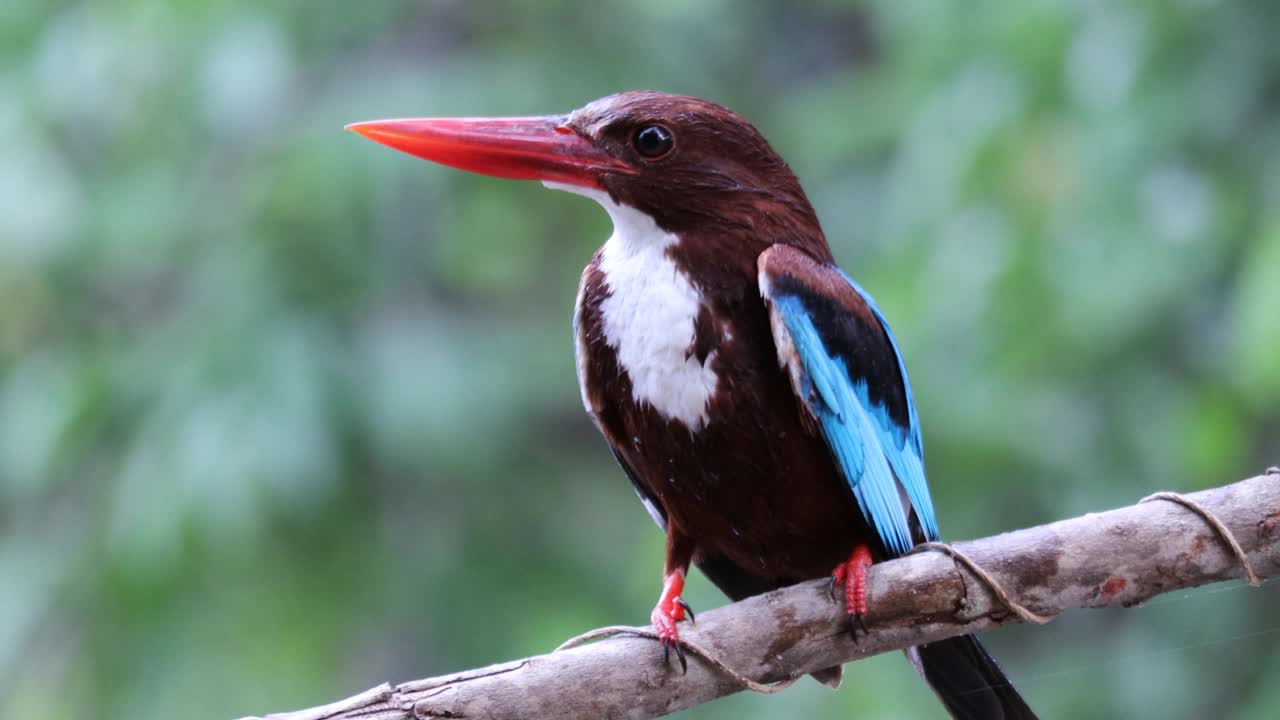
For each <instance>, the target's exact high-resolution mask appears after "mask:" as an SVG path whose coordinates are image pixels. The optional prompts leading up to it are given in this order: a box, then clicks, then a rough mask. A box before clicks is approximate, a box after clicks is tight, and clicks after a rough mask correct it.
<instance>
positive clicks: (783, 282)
mask: <svg viewBox="0 0 1280 720" xmlns="http://www.w3.org/2000/svg"><path fill="white" fill-rule="evenodd" d="M757 266H758V269H759V271H760V294H761V295H762V296H763V297H764V300H765V303H766V304H767V305H768V307H769V317H770V324H771V325H772V328H773V339H774V344H775V345H776V346H777V350H778V361H779V363H780V364H781V365H782V367H783V369H785V370H786V371H787V373H788V374H789V375H790V377H791V384H792V387H793V388H794V390H795V393H796V396H797V397H798V399H799V400H800V404H801V406H802V408H803V410H802V412H805V413H808V414H809V415H810V416H811V417H812V418H813V419H814V420H815V421H816V425H817V426H818V429H819V430H820V431H821V433H822V436H823V438H824V439H825V440H826V441H827V445H828V446H829V447H830V448H831V452H832V454H833V456H834V457H835V460H836V463H837V465H839V467H840V470H841V471H842V472H843V473H844V476H845V479H846V480H848V482H849V486H850V487H851V488H852V489H853V496H854V498H855V499H856V500H857V502H858V506H859V507H860V509H861V510H862V514H863V516H864V517H865V518H866V519H867V522H868V523H869V524H870V525H871V526H872V527H873V528H875V529H876V532H877V533H878V534H879V536H880V539H881V541H882V543H883V546H884V548H885V550H887V551H888V552H889V553H890V554H891V555H899V554H902V553H905V552H906V551H907V550H908V549H909V548H910V547H911V546H912V545H913V544H915V542H914V539H913V534H914V533H913V532H912V531H913V528H912V515H913V514H914V516H915V520H916V522H918V523H919V531H920V533H921V534H923V536H924V538H925V539H930V540H933V539H937V537H938V525H937V520H936V518H935V516H934V513H933V501H932V500H931V499H930V498H929V486H928V485H927V484H926V482H925V477H924V461H923V451H922V449H921V445H920V423H919V421H918V419H917V418H916V410H915V405H914V404H913V403H912V401H911V386H910V384H909V383H908V382H907V371H906V367H905V366H904V365H903V364H902V358H901V357H900V356H899V354H898V346H897V344H896V343H895V342H894V339H893V334H892V333H891V332H890V331H889V325H888V323H886V322H885V320H884V317H883V316H882V315H881V314H880V310H879V309H878V308H876V306H875V303H874V302H873V301H872V300H871V297H870V296H869V295H867V293H866V292H864V291H863V290H862V288H860V287H858V285H857V283H855V282H853V281H852V280H851V279H849V277H848V276H847V275H845V274H844V273H843V272H841V271H840V269H839V268H837V267H835V266H834V265H829V264H822V263H819V262H817V261H816V260H814V259H812V258H810V257H809V256H808V255H806V254H805V253H803V252H801V251H799V250H796V249H794V248H791V247H787V246H783V245H774V246H773V247H771V248H769V249H768V250H766V251H765V252H764V253H762V254H761V255H760V258H759V260H758V263H757Z"/></svg>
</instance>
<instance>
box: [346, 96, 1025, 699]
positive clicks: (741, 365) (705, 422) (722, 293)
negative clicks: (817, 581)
mask: <svg viewBox="0 0 1280 720" xmlns="http://www.w3.org/2000/svg"><path fill="white" fill-rule="evenodd" d="M347 129H349V130H352V131H355V132H356V133H359V134H360V135H362V136H364V137H366V138H368V139H370V140H374V141H376V142H379V143H381V144H383V145H386V146H389V147H392V148H395V149H397V150H400V151H402V152H406V153H409V154H411V155H415V156H417V157H420V158H423V159H426V160H429V161H433V162H435V163H439V164H443V165H446V166H450V167H454V168H458V169H461V170H466V171H471V172H476V173H481V174H485V175H489V176H494V177H500V178H509V179H522V180H538V181H541V182H542V183H543V184H544V185H545V186H547V187H549V188H552V189H557V190H565V191H568V192H570V193H575V194H578V195H583V196H586V197H588V198H590V199H592V200H594V201H596V202H597V203H599V204H600V205H601V206H602V207H603V208H604V210H605V211H606V212H607V213H608V215H609V217H610V219H611V220H612V223H613V232H612V234H611V235H610V236H609V238H608V240H607V241H606V242H605V243H604V244H603V246H601V247H600V249H599V250H598V251H597V252H596V253H595V254H594V256H593V257H592V258H591V261H590V262H589V263H588V264H587V266H586V268H585V269H584V270H583V273H582V277H581V282H580V285H579V289H578V295H577V300H576V302H575V307H574V312H573V336H574V358H575V366H576V369H577V376H578V381H579V387H580V390H581V395H582V403H583V406H584V407H585V409H586V411H587V414H588V415H589V416H590V418H591V420H592V422H593V423H594V424H595V426H596V428H597V429H598V430H599V432H600V433H601V434H602V435H603V436H604V438H605V440H606V441H607V443H608V445H609V448H610V449H611V450H612V452H613V455H614V457H615V458H616V459H617V462H618V464H619V465H620V466H621V468H622V470H623V474H625V476H626V477H627V479H628V480H629V481H630V483H631V486H632V488H633V489H634V491H635V493H636V495H637V496H639V499H640V501H641V502H642V503H643V505H644V507H645V508H646V510H647V511H648V513H649V514H650V515H651V516H652V518H653V520H654V522H655V523H656V524H657V525H658V526H659V527H660V528H661V529H662V530H663V531H664V533H665V535H666V556H665V562H664V568H663V575H662V586H661V591H660V593H659V598H658V602H657V604H656V605H655V607H654V609H653V612H652V614H651V616H650V620H651V622H652V623H653V626H654V629H655V631H656V634H657V635H658V637H659V639H660V641H661V642H662V647H663V650H664V655H666V656H667V658H668V662H669V653H670V651H671V650H672V649H674V650H675V652H676V655H677V657H678V659H679V660H680V662H681V664H682V666H683V665H685V663H686V662H687V661H686V660H685V656H684V652H683V650H682V646H681V643H680V634H679V623H680V622H681V621H684V620H686V619H688V620H693V612H692V609H691V608H689V606H688V604H687V603H686V602H685V601H684V599H683V597H682V595H683V593H684V586H685V580H686V577H687V575H688V572H689V567H690V565H694V566H696V567H698V568H699V569H700V570H701V571H702V573H703V575H704V576H706V577H707V578H708V579H710V580H711V582H712V583H714V584H715V585H716V586H717V587H719V588H720V590H721V591H723V592H724V593H725V594H726V595H727V596H728V597H729V598H730V599H732V600H738V599H741V598H745V597H748V596H751V595H756V594H759V593H762V592H766V591H769V590H773V589H776V588H780V587H784V586H787V585H791V584H794V583H797V582H800V581H803V580H808V579H813V578H822V577H829V578H830V582H831V587H832V590H833V597H835V593H834V589H835V588H836V587H837V586H839V587H840V588H841V589H842V595H843V597H842V598H837V601H840V602H842V604H843V610H844V613H845V615H846V616H847V618H848V621H849V628H850V631H851V632H853V633H855V638H856V637H857V635H856V633H857V632H858V631H859V629H864V630H865V627H866V624H865V622H866V621H865V618H866V615H867V603H868V598H867V583H866V575H867V569H868V567H869V566H870V565H871V564H872V563H873V562H879V561H883V560H887V559H891V558H895V557H899V556H901V555H903V554H905V553H907V552H909V551H910V550H911V548H912V547H914V546H915V545H917V544H919V543H923V542H929V541H936V540H938V539H939V532H938V524H937V518H936V515H935V513H934V507H933V502H932V500H931V498H930V495H929V487H928V484H927V482H926V478H925V470H924V450H923V446H922V443H921V433H920V420H919V417H918V414H917V411H916V407H915V404H914V402H913V400H912V394H911V385H910V382H909V380H908V377H907V369H906V365H905V364H904V362H903V358H902V352H901V350H900V348H899V346H898V344H897V342H896V341H895V339H894V335H893V333H892V331H891V330H890V328H889V324H888V322H887V321H886V320H885V315H884V314H883V313H882V312H881V310H880V309H879V307H878V306H877V305H876V303H875V301H874V300H873V299H872V297H871V295H870V294H868V293H867V291H865V290H864V289H863V288H862V287H861V286H859V285H858V284H857V283H856V282H855V281H854V280H853V279H851V278H850V277H849V276H848V275H846V274H845V273H844V272H843V271H842V270H841V269H840V268H839V267H837V265H836V262H835V258H834V256H833V254H832V251H831V248H830V246H829V245H828V242H827V239H826V236H825V234H824V233H823V230H822V227H821V225H820V224H819V221H818V217H817V215H816V213H815V211H814V209H813V207H812V205H811V204H810V202H809V200H808V198H807V196H806V195H805V192H804V190H803V189H802V187H801V185H800V182H799V180H798V179H797V178H796V176H795V174H794V173H793V172H792V170H791V168H790V167H789V166H788V164H787V163H786V162H785V161H784V160H783V159H782V158H781V156H779V155H778V153H777V152H776V151H775V150H774V149H773V148H772V146H770V144H769V143H768V142H767V141H766V140H765V138H764V137H763V136H762V135H761V133H760V132H759V131H758V130H757V129H756V128H755V127H754V126H752V125H751V123H749V122H748V121H747V120H745V119H744V118H742V117H741V116H739V115H738V114H737V113H734V112H733V111H731V110H729V109H728V108H726V107H724V106H722V105H720V104H717V103H715V102H712V101H709V100H704V99H700V98H695V97H689V96H684V95H674V94H668V93H662V92H655V91H632V92H622V93H618V94H614V95H609V96H607V97H603V98H600V99H598V100H594V101H592V102H590V103H588V104H586V105H584V106H583V107H581V108H579V109H577V110H574V111H572V112H570V113H568V114H561V115H543V116H526V117H444V118H403V119H389V120H374V121H367V122H359V123H352V124H350V125H348V126H347ZM907 655H908V658H909V659H911V661H912V663H913V664H914V665H915V667H916V669H917V670H918V671H919V672H920V674H921V675H922V676H923V677H924V679H925V681H926V682H927V683H928V684H929V685H930V686H931V687H932V689H933V690H934V692H935V693H936V694H937V695H938V697H939V698H940V700H941V701H942V703H943V705H944V706H945V708H946V709H947V711H948V712H949V713H950V714H951V715H952V717H954V718H959V719H962V720H978V719H998V718H1009V719H1027V718H1032V719H1033V718H1035V714H1034V713H1033V712H1032V710H1031V709H1030V708H1029V706H1028V705H1027V703H1026V702H1025V700H1024V699H1023V698H1022V697H1021V695H1020V694H1019V693H1018V691H1017V690H1016V689H1015V688H1014V687H1013V685H1012V684H1011V683H1010V682H1009V680H1008V679H1007V678H1006V676H1005V675H1004V673H1003V671H1002V670H1001V669H1000V668H999V667H998V666H997V665H996V663H995V662H994V661H993V660H992V658H991V657H990V655H989V654H988V653H987V652H986V650H985V649H984V648H983V647H982V645H981V644H980V643H979V642H978V640H977V639H976V638H975V637H973V636H972V635H964V636H959V637H955V638H951V639H947V640H942V641H938V642H933V643H929V644H925V645H919V646H916V647H914V648H911V649H910V650H908V651H907ZM686 670H687V668H686ZM841 672H842V671H841V668H839V667H836V668H830V669H827V670H822V671H819V672H817V673H814V677H815V678H817V679H818V680H819V681H820V682H824V683H825V684H828V685H831V686H837V685H838V684H839V682H840V678H841Z"/></svg>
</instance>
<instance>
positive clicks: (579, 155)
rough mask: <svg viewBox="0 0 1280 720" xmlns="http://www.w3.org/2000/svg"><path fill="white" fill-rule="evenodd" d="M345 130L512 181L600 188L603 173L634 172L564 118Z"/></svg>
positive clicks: (415, 121) (380, 124)
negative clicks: (568, 123)
mask: <svg viewBox="0 0 1280 720" xmlns="http://www.w3.org/2000/svg"><path fill="white" fill-rule="evenodd" d="M347 129H348V130H354V131H355V132H358V133H360V134H361V135H363V136H365V137H367V138H369V139H370V140H373V141H374V142H380V143H382V144H383V145H386V146H388V147H393V148H395V149H396V150H400V151H402V152H406V153H409V154H410V155H417V156H418V157H420V158H423V159H425V160H430V161H432V162H437V163H440V164H441V165H448V166H450V167H455V168H458V169H460V170H468V171H470V172H475V173H481V174H483V175H492V176H494V177H501V178H511V179H514V180H543V181H550V182H560V183H568V184H570V185H581V186H584V187H593V188H600V187H603V185H602V184H601V181H600V179H601V177H602V176H603V175H604V174H605V173H632V172H635V170H634V169H633V168H632V167H631V166H630V165H627V164H626V163H624V162H622V161H621V160H618V159H617V158H614V157H613V156H611V155H609V154H607V153H605V152H604V151H602V150H600V149H599V148H597V147H596V146H595V145H594V144H593V143H592V142H591V141H590V140H588V139H586V138H584V137H582V136H581V135H579V134H578V133H576V132H574V130H573V129H572V128H570V127H568V126H567V125H566V124H565V117H564V116H561V115H548V116H544V117H517V118H410V119H403V120H372V121H369V122H358V123H352V124H350V125H348V126H347Z"/></svg>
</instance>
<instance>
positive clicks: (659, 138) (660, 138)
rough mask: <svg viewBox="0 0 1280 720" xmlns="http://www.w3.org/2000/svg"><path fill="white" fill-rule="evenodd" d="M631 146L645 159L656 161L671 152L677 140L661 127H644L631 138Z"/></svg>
mask: <svg viewBox="0 0 1280 720" xmlns="http://www.w3.org/2000/svg"><path fill="white" fill-rule="evenodd" d="M631 145H632V146H633V147H635V149H636V152H638V153H640V154H641V155H643V156H644V157H647V158H649V159H650V160H656V159H657V158H660V157H662V156H663V155H666V154H667V153H669V152H671V147H672V146H673V145H675V140H674V139H673V138H672V137H671V131H669V130H667V129H666V128H664V127H662V126H661V125H643V126H641V127H640V129H638V130H636V132H635V134H634V135H632V136H631Z"/></svg>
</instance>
